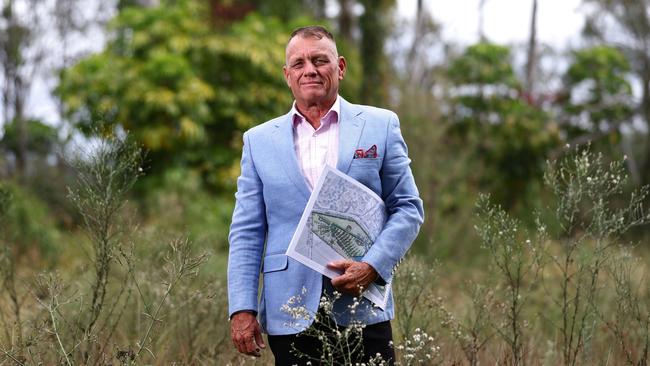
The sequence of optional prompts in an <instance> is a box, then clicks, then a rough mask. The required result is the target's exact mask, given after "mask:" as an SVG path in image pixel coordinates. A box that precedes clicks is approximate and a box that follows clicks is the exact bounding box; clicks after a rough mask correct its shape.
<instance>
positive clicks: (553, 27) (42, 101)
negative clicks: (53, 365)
mask: <svg viewBox="0 0 650 366" xmlns="http://www.w3.org/2000/svg"><path fill="white" fill-rule="evenodd" d="M424 3H425V6H426V7H427V8H428V9H429V11H430V13H431V15H432V17H433V18H434V20H435V21H436V22H437V23H438V24H440V25H441V28H442V38H443V40H444V41H446V42H451V43H457V44H463V45H467V44H472V43H475V42H476V41H477V40H478V22H479V21H478V19H479V15H478V14H479V12H478V4H479V0H451V1H449V0H424ZM580 3H581V0H539V1H538V14H537V16H538V18H537V24H538V26H537V29H538V40H539V41H540V42H541V43H544V44H548V45H551V46H553V47H554V48H557V49H558V50H559V51H562V50H566V49H569V48H571V47H572V46H574V47H575V46H576V45H578V44H579V40H580V30H581V28H582V25H583V19H584V17H583V16H582V14H581V12H580V8H579V7H580ZM397 4H398V14H400V17H401V18H413V16H414V14H415V11H416V4H417V2H416V0H398V2H397ZM531 9H532V0H485V5H484V15H483V27H484V33H485V35H486V36H487V38H488V39H489V40H491V41H493V42H496V43H500V44H508V45H520V44H524V43H525V42H526V40H527V38H528V36H529V32H530V30H529V27H530V13H531ZM92 38H94V39H97V38H100V37H98V36H97V35H94V36H93V37H92ZM88 42H90V40H88ZM92 48H93V49H100V48H101V45H100V44H98V42H93V47H92ZM278 72H279V71H278ZM54 81H55V80H54V79H50V81H49V82H47V83H46V82H44V80H43V79H39V80H34V84H33V89H32V93H31V96H30V98H29V100H28V108H27V111H28V114H29V115H30V116H35V117H37V118H41V119H43V120H45V121H49V122H55V121H56V119H57V114H56V106H55V104H54V103H53V101H52V99H51V97H50V89H51V88H52V87H54V85H52V83H53V82H54Z"/></svg>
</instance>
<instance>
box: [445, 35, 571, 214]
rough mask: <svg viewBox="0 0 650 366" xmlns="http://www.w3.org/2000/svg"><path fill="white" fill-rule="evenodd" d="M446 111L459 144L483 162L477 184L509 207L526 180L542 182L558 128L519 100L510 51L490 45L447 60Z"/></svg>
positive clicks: (526, 184) (519, 195)
mask: <svg viewBox="0 0 650 366" xmlns="http://www.w3.org/2000/svg"><path fill="white" fill-rule="evenodd" d="M448 77H449V79H450V81H451V83H452V85H453V87H452V91H451V93H452V95H454V96H453V97H452V100H451V107H450V109H451V112H450V113H449V114H448V118H449V119H450V120H451V122H452V123H453V129H452V131H453V134H454V135H455V136H456V137H457V141H456V143H458V144H459V145H458V148H465V147H466V146H476V149H477V150H476V151H475V152H474V154H475V157H476V159H479V160H480V161H482V162H483V164H484V169H485V172H484V173H483V174H482V176H481V177H480V184H481V185H482V186H483V187H485V188H487V189H489V190H490V191H492V193H493V196H494V198H495V199H496V200H497V201H499V202H500V203H502V204H504V205H505V206H506V207H509V208H511V207H513V206H514V205H515V204H516V203H517V202H519V201H520V200H521V198H522V196H523V195H525V194H526V193H527V190H528V188H530V187H531V184H537V183H539V182H540V181H541V177H542V170H543V163H544V161H545V160H546V157H547V154H548V152H549V151H550V149H551V148H552V147H554V146H557V144H558V141H559V138H558V135H557V131H555V130H554V129H553V128H552V125H551V124H547V122H548V121H549V117H548V115H547V114H546V112H545V111H543V110H542V109H540V108H538V107H536V106H534V105H530V104H528V103H527V101H526V100H525V99H524V98H522V83H521V82H520V81H519V79H518V78H517V77H516V75H515V72H514V70H513V68H512V66H511V64H510V49H508V48H507V47H504V46H499V45H495V44H491V43H479V44H476V45H473V46H471V47H468V48H467V49H466V50H465V52H464V53H463V54H462V55H460V56H459V57H457V58H456V59H454V60H452V62H451V64H450V66H449V69H448Z"/></svg>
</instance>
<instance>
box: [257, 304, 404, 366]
mask: <svg viewBox="0 0 650 366" xmlns="http://www.w3.org/2000/svg"><path fill="white" fill-rule="evenodd" d="M319 315H321V314H319ZM319 318H320V319H323V317H319ZM336 330H338V331H339V332H342V333H343V334H345V330H346V328H345V327H341V326H336V325H334V324H333V321H331V320H329V318H326V320H325V321H323V320H320V321H319V322H318V323H314V324H313V325H312V326H311V327H310V328H309V329H308V330H306V331H304V332H302V333H298V334H291V335H279V336H273V335H269V336H268V341H269V346H270V347H271V351H272V352H273V356H275V365H276V366H291V365H305V364H307V362H308V361H311V365H330V364H334V365H345V364H348V362H351V363H352V364H355V363H357V362H359V363H361V362H365V363H367V362H368V361H369V360H370V359H371V358H374V357H376V355H377V354H378V353H379V354H380V355H381V357H382V359H383V360H385V361H387V363H386V364H387V365H394V363H395V351H394V350H393V346H392V340H393V330H392V328H391V325H390V321H385V322H382V323H377V324H372V325H367V326H366V327H365V328H364V329H363V330H362V331H361V339H358V334H359V333H358V332H350V334H352V336H351V339H349V340H347V341H345V342H343V343H341V341H340V339H341V338H340V337H338V338H337V335H336ZM319 335H321V336H323V337H322V338H321V339H319V338H318V336H319ZM355 335H357V336H356V337H355ZM325 337H327V339H325ZM324 343H327V344H329V345H334V347H330V348H329V350H330V353H333V354H334V356H333V357H332V356H330V355H328V354H327V353H328V351H327V350H326V349H327V346H324ZM324 353H325V355H324ZM342 353H347V355H348V356H344V355H342ZM321 356H324V358H323V359H324V360H325V361H321V360H323V359H322V358H321ZM350 356H351V357H350Z"/></svg>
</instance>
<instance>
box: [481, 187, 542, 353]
mask: <svg viewBox="0 0 650 366" xmlns="http://www.w3.org/2000/svg"><path fill="white" fill-rule="evenodd" d="M476 206H477V209H478V213H477V218H478V220H477V221H478V223H477V225H476V227H475V228H476V231H477V232H478V235H479V236H480V238H481V240H482V246H483V247H484V248H485V249H487V250H488V252H489V255H490V260H491V264H492V265H493V266H494V268H495V269H496V272H497V273H498V277H499V279H500V282H501V283H500V289H501V291H499V293H498V294H497V296H498V298H497V303H498V305H499V307H500V310H501V311H500V312H501V314H502V315H503V318H502V321H500V322H496V327H495V329H496V331H497V333H498V334H499V335H500V336H501V338H502V339H503V340H504V341H505V342H506V343H507V345H508V347H509V350H510V351H509V355H508V356H507V357H506V362H507V363H508V364H512V365H522V364H524V362H525V356H526V349H525V344H526V341H525V334H524V329H525V328H526V327H527V326H528V320H527V319H526V316H525V314H524V309H525V307H526V305H527V302H528V299H529V295H530V293H531V289H532V288H533V287H535V286H536V283H537V279H538V275H539V271H540V268H541V257H542V254H541V253H542V250H541V248H542V247H543V245H544V242H545V240H546V238H545V231H544V230H539V231H538V233H537V235H536V236H535V237H533V238H531V236H530V235H528V234H527V233H525V232H524V231H523V230H522V229H521V227H520V226H521V225H520V223H519V222H518V221H517V220H515V219H513V218H512V217H510V216H509V215H508V214H507V213H506V212H505V210H504V209H503V208H501V207H500V206H498V205H494V204H492V203H490V199H489V196H486V195H481V196H480V197H479V200H478V201H477V204H476Z"/></svg>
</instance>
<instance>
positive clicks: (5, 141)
mask: <svg viewBox="0 0 650 366" xmlns="http://www.w3.org/2000/svg"><path fill="white" fill-rule="evenodd" d="M25 127H26V129H27V133H26V136H27V149H28V150H29V151H30V152H32V153H36V154H39V155H47V154H50V153H53V152H54V151H55V148H56V146H57V145H58V144H59V137H58V131H57V129H56V128H54V127H52V126H49V125H46V124H45V123H43V122H41V121H38V120H29V121H26V123H25ZM18 144H19V142H18V124H17V123H16V121H13V122H11V123H9V124H7V125H5V126H4V135H3V136H2V139H0V148H2V149H4V150H7V151H11V152H13V153H14V154H15V153H16V152H17V151H18Z"/></svg>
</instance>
